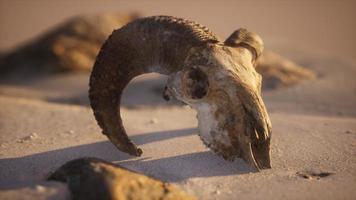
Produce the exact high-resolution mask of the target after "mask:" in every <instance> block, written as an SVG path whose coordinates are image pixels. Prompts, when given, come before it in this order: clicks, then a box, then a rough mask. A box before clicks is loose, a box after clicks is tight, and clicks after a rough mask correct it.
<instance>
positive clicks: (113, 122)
mask: <svg viewBox="0 0 356 200" xmlns="http://www.w3.org/2000/svg"><path fill="white" fill-rule="evenodd" d="M217 42H218V39H217V37H216V36H215V35H214V34H212V33H211V32H210V31H209V30H208V29H207V28H205V27H204V26H202V25H199V24H196V23H194V22H191V21H188V20H184V19H179V18H174V17H170V16H156V17H147V18H142V19H138V20H135V21H133V22H131V23H129V24H127V25H125V26H123V27H122V28H120V29H118V30H115V31H114V32H113V33H112V34H111V36H109V38H108V39H107V40H106V42H105V43H104V44H103V46H102V48H101V50H100V52H99V54H98V56H97V59H96V62H95V64H94V67H93V70H92V73H91V76H90V83H89V86H90V89H89V99H90V105H91V107H92V109H93V111H94V115H95V118H96V120H97V122H98V124H99V126H100V127H101V128H102V132H103V134H105V135H106V136H107V137H108V138H109V139H110V141H111V142H112V143H113V144H114V145H115V146H116V147H117V148H118V149H119V150H121V151H124V152H126V153H129V154H131V155H135V156H140V155H141V154H142V150H141V149H139V148H137V146H136V145H135V144H134V143H133V142H132V141H131V140H130V139H129V137H128V136H127V134H126V131H125V128H124V126H123V123H122V119H121V115H120V99H121V94H122V92H123V90H124V88H125V86H126V85H127V84H128V83H129V82H130V80H132V79H133V78H134V77H135V76H138V75H141V74H144V73H149V72H157V73H161V74H167V75H168V74H171V73H174V72H177V71H179V70H181V69H182V66H183V64H182V63H183V61H184V59H185V58H186V57H187V54H188V51H189V49H191V48H192V47H195V46H202V45H206V44H209V43H217Z"/></svg>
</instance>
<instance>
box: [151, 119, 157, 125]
mask: <svg viewBox="0 0 356 200" xmlns="http://www.w3.org/2000/svg"><path fill="white" fill-rule="evenodd" d="M150 123H151V124H157V123H158V119H156V118H152V119H151V121H150Z"/></svg>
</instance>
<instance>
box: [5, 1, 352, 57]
mask: <svg viewBox="0 0 356 200" xmlns="http://www.w3.org/2000/svg"><path fill="white" fill-rule="evenodd" d="M108 11H110V12H113V11H114V12H117V11H119V12H123V13H128V12H131V11H136V12H138V13H140V14H143V15H173V16H177V17H183V18H187V19H191V20H194V21H196V22H199V23H201V24H204V25H206V26H207V27H209V28H210V29H211V30H212V31H213V32H215V33H216V34H218V35H219V36H220V37H221V38H226V37H227V36H228V35H229V34H230V33H231V32H232V31H233V30H235V29H237V28H239V27H246V28H248V29H250V30H254V31H256V32H257V33H259V34H260V35H262V36H263V39H264V40H265V42H266V44H267V47H268V46H269V45H270V44H275V43H276V42H278V41H288V42H290V43H295V44H298V46H300V45H302V46H305V47H307V48H312V49H313V50H314V51H323V52H326V53H329V54H330V55H333V56H338V57H340V56H341V57H344V58H348V59H349V58H352V59H353V58H355V55H356V39H355V35H356V20H355V19H356V1H354V0H337V1H334V0H298V1H292V0H267V1H258V0H249V1H237V0H235V1H232V0H231V1H228V0H226V1H211V0H204V1H201V0H198V1H190V0H179V1H166V0H155V1H145V0H139V1H137V0H129V1H123V0H116V1H110V0H60V1H56V0H0V30H1V31H0V51H7V50H9V49H11V48H13V47H15V46H17V45H19V44H21V43H22V42H24V41H27V40H29V39H31V38H33V37H35V36H36V35H38V34H39V33H42V32H43V31H45V30H47V29H48V28H50V27H53V26H55V25H56V24H58V23H60V22H62V21H63V20H65V19H68V18H69V17H71V16H74V15H78V14H87V13H101V12H108Z"/></svg>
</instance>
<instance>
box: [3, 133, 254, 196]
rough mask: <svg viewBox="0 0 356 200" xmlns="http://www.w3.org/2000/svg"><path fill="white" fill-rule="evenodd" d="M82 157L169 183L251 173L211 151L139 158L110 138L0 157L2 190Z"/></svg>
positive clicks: (140, 138) (152, 137)
mask: <svg viewBox="0 0 356 200" xmlns="http://www.w3.org/2000/svg"><path fill="white" fill-rule="evenodd" d="M195 133H196V129H193V128H189V129H180V130H173V131H163V132H154V133H148V134H142V135H136V136H132V139H133V140H134V141H135V142H136V143H137V144H138V145H142V144H147V143H151V142H155V141H161V140H166V139H172V138H176V137H184V136H188V135H192V134H195ZM162 151H164V149H162ZM80 157H97V158H101V159H104V160H107V161H111V162H113V163H115V164H118V165H120V166H122V167H126V168H129V169H131V170H134V171H137V172H141V173H144V174H146V175H149V176H153V177H155V178H158V179H160V180H163V181H167V182H180V181H183V180H186V179H189V178H193V177H212V176H227V175H236V174H243V173H249V172H251V171H250V170H249V168H248V166H247V165H246V164H245V163H244V162H243V161H241V160H240V159H237V161H235V162H228V161H225V160H223V159H222V158H220V157H218V156H216V155H215V154H214V153H212V152H210V151H204V152H194V153H189V154H184V155H177V156H171V157H167V158H160V159H155V158H147V157H146V158H145V157H144V154H143V157H142V158H138V159H137V158H135V157H132V156H129V155H128V154H126V153H122V152H120V151H118V150H117V149H116V148H115V147H114V146H113V145H112V144H111V143H110V142H109V141H103V142H96V143H92V144H85V145H78V146H74V147H68V148H63V149H58V150H53V151H47V152H43V153H37V154H32V155H28V156H24V157H19V158H6V159H0V189H9V188H11V187H12V186H14V185H16V186H18V185H19V184H18V183H19V182H21V181H22V182H26V181H39V180H43V179H45V178H46V177H47V176H48V175H49V174H50V173H51V172H53V171H54V170H55V169H57V168H58V167H59V166H61V165H62V164H64V163H65V162H67V161H69V160H72V159H76V158H80ZM15 183H16V184H15Z"/></svg>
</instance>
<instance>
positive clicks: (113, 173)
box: [49, 158, 196, 200]
mask: <svg viewBox="0 0 356 200" xmlns="http://www.w3.org/2000/svg"><path fill="white" fill-rule="evenodd" d="M49 180H54V181H60V182H65V183H67V184H68V186H69V189H70V191H71V194H72V197H73V199H76V200H81V199H85V200H90V199H93V200H94V199H103V200H105V199H112V200H119V199H120V200H125V199H130V200H140V199H147V200H153V199H160V200H178V199H181V200H188V199H189V200H193V199H196V198H195V197H193V196H191V195H188V194H186V193H185V192H183V191H182V190H180V189H179V188H178V187H176V186H174V185H171V184H168V183H163V182H161V181H159V180H155V179H153V178H150V177H147V176H145V175H142V174H138V173H135V172H133V171H129V170H127V169H124V168H121V167H119V166H116V165H114V164H112V163H109V162H106V161H103V160H100V159H96V158H81V159H76V160H72V161H69V162H67V163H66V164H64V165H63V166H62V167H60V168H59V169H58V170H57V171H55V172H54V173H53V174H52V175H51V176H50V177H49Z"/></svg>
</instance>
